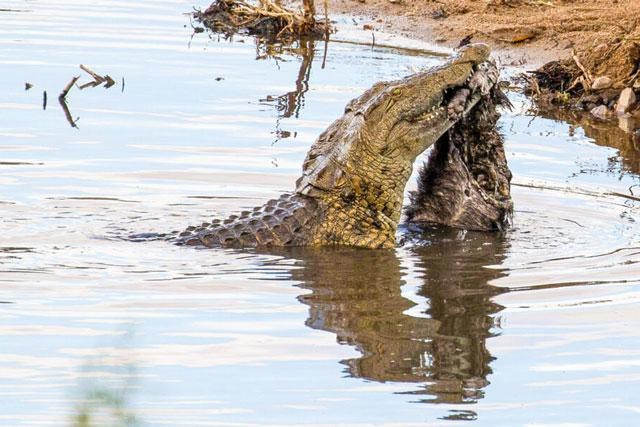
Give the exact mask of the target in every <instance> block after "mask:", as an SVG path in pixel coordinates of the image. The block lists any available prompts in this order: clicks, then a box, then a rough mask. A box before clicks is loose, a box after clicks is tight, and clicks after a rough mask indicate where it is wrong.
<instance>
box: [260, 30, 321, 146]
mask: <svg viewBox="0 0 640 427" xmlns="http://www.w3.org/2000/svg"><path fill="white" fill-rule="evenodd" d="M260 46H263V47H262V48H260ZM256 49H258V55H257V57H256V58H257V59H265V58H276V59H278V58H280V57H281V55H283V54H287V55H294V56H299V57H300V58H301V61H300V68H299V69H298V75H297V77H296V82H295V86H296V88H295V89H294V90H292V91H289V92H287V93H285V94H282V95H275V96H274V95H267V97H266V98H261V99H260V100H259V102H260V103H263V104H269V105H273V106H274V107H275V109H276V111H277V113H278V117H277V119H276V128H275V130H274V132H273V134H274V135H275V141H274V142H278V141H279V140H281V139H285V138H289V137H290V136H291V132H289V131H287V130H283V129H281V127H280V121H281V120H282V119H283V118H290V117H294V118H296V119H297V118H299V117H300V110H301V109H302V108H303V107H304V96H305V94H306V93H307V91H308V90H309V77H310V76H311V65H312V64H313V59H314V56H315V40H313V39H300V40H298V41H297V44H295V45H281V44H269V43H263V44H258V45H257V48H256ZM261 50H262V53H261Z"/></svg>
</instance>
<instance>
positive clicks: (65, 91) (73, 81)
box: [58, 76, 80, 100]
mask: <svg viewBox="0 0 640 427" xmlns="http://www.w3.org/2000/svg"><path fill="white" fill-rule="evenodd" d="M79 78H80V76H77V77H74V78H72V79H71V80H70V81H69V83H67V85H66V86H65V87H64V88H63V89H62V92H60V96H58V99H62V100H64V99H65V98H66V97H67V94H68V93H69V90H71V88H72V87H73V85H74V84H76V82H77V81H78V79H79Z"/></svg>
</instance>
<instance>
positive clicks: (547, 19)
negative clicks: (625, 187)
mask: <svg viewBox="0 0 640 427" xmlns="http://www.w3.org/2000/svg"><path fill="white" fill-rule="evenodd" d="M329 12H330V13H331V14H334V15H336V14H337V15H340V16H344V17H348V18H350V19H351V21H352V25H353V26H354V27H357V28H358V29H359V30H367V31H371V33H372V37H375V39H376V40H377V39H379V38H381V37H383V35H384V36H386V37H391V38H393V37H394V36H395V37H401V38H403V39H407V40H417V41H421V42H425V43H427V44H428V45H431V46H434V49H435V50H436V51H440V50H442V51H450V50H451V49H454V48H455V47H457V46H458V45H459V43H460V41H461V40H463V39H465V38H467V39H471V41H472V42H483V43H487V44H488V45H489V46H491V48H492V51H493V55H494V57H495V58H496V60H497V61H498V63H499V64H500V65H501V66H502V67H505V68H508V69H509V70H510V71H509V73H508V75H509V77H512V76H514V75H516V74H523V73H525V72H534V71H535V73H532V74H531V76H532V77H531V78H530V79H529V81H528V84H525V85H524V86H525V87H524V89H526V90H527V91H528V93H529V95H531V96H532V97H533V98H534V101H535V102H536V103H537V104H539V105H538V107H539V108H542V109H559V110H567V111H581V112H583V113H584V114H586V115H590V116H593V118H596V119H598V120H601V121H608V122H611V123H612V124H613V123H615V121H616V120H615V119H619V121H620V127H622V128H624V129H626V130H627V132H631V133H633V132H635V133H636V134H638V135H640V129H639V128H640V102H639V101H640V20H636V19H634V18H635V17H636V16H640V2H639V1H637V0H613V1H607V0H582V1H579V2H566V1H560V0H529V1H527V0H487V1H484V2H478V1H475V0H450V1H447V2H446V3H445V2H434V1H429V0H413V1H411V2H409V1H406V0H329ZM345 21H347V20H346V19H345ZM339 32H340V30H339ZM339 32H338V34H339ZM549 70H551V72H549ZM540 71H542V73H540ZM603 81H605V82H607V83H605V84H606V86H605V87H601V86H602V82H603ZM623 94H624V95H623ZM622 122H624V126H623V124H622ZM630 123H631V125H630Z"/></svg>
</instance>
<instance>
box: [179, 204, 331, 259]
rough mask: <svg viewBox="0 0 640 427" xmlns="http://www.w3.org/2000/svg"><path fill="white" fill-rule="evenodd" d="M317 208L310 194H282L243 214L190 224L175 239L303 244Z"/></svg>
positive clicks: (237, 244) (198, 243) (210, 244)
mask: <svg viewBox="0 0 640 427" xmlns="http://www.w3.org/2000/svg"><path fill="white" fill-rule="evenodd" d="M317 208H318V203H317V201H316V200H315V199H313V198H311V197H306V196H302V195H298V194H283V195H282V196H280V198H278V199H273V200H269V201H268V202H267V203H265V204H264V205H263V206H259V207H256V208H254V209H253V210H251V211H243V212H242V213H241V214H240V215H231V216H230V217H228V218H227V219H225V220H222V221H221V220H219V219H216V220H213V221H212V222H211V223H204V224H202V225H201V226H199V227H189V228H187V229H186V230H185V231H184V232H182V233H180V234H179V235H178V237H177V239H176V243H177V244H179V245H189V246H206V247H223V248H245V247H257V246H302V245H305V244H307V242H308V241H309V240H310V238H311V236H312V235H313V231H314V229H315V227H316V224H317V223H318V221H317V217H318V209H317Z"/></svg>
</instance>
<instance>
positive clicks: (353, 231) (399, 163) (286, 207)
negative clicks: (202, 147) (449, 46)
mask: <svg viewBox="0 0 640 427" xmlns="http://www.w3.org/2000/svg"><path fill="white" fill-rule="evenodd" d="M497 79H498V70H497V68H496V66H495V64H494V63H493V62H492V61H491V60H490V49H489V47H488V46H487V45H484V44H471V45H467V46H465V47H463V48H461V49H460V51H459V52H458V54H457V56H455V57H454V58H452V59H451V60H450V61H448V62H447V63H445V64H444V65H442V66H439V67H436V68H432V69H430V70H426V71H421V72H418V73H416V74H413V75H411V76H408V77H405V78H403V79H401V80H397V81H391V82H380V83H377V84H375V85H373V86H372V87H371V88H370V89H368V90H367V91H366V92H364V93H363V94H362V95H361V96H359V97H357V98H355V99H353V100H352V101H350V102H349V103H348V104H347V106H346V108H345V112H344V115H343V116H342V117H340V118H338V119H337V120H336V121H335V122H333V124H331V125H330V126H329V127H328V128H327V129H326V130H325V131H324V132H323V133H322V134H321V135H320V136H319V137H318V139H317V140H316V141H315V143H314V144H313V145H312V147H311V149H310V151H309V152H308V154H307V156H306V159H305V161H304V164H303V171H302V176H301V177H300V178H299V179H298V180H297V182H296V188H295V191H294V192H292V193H287V194H283V195H282V196H281V197H280V198H278V199H274V200H270V201H268V202H267V203H266V204H264V205H263V206H260V207H256V208H254V209H253V210H247V211H244V212H241V213H240V214H239V215H232V216H230V217H228V218H227V219H224V220H220V219H216V220H213V221H211V222H207V223H203V224H202V225H200V226H192V227H188V228H187V229H186V230H184V231H183V232H181V233H177V234H173V235H171V236H169V237H170V238H171V239H172V240H173V241H175V242H176V243H177V244H180V245H194V246H206V247H226V248H242V247H265V246H274V247H277V246H324V245H338V246H353V247H362V248H393V247H395V243H396V240H395V239H396V230H397V227H398V223H399V221H400V218H401V215H402V204H403V196H404V189H405V185H406V183H407V181H408V179H409V177H410V176H411V174H412V169H413V164H414V162H415V160H416V158H417V156H418V155H420V154H421V153H422V152H423V151H425V150H426V149H427V148H428V147H430V146H432V145H433V144H434V143H436V142H437V141H439V140H443V135H447V134H452V135H453V134H454V133H452V132H450V129H451V128H452V127H454V125H456V124H457V123H458V122H460V121H461V120H462V119H463V118H464V117H465V116H467V115H469V114H470V113H471V112H472V111H473V110H474V107H475V106H476V105H477V104H478V103H480V102H482V101H483V99H486V98H489V97H490V96H491V91H492V90H493V88H494V87H495V86H496V82H497ZM460 132H461V131H458V133H460ZM415 217H416V218H418V217H419V215H415Z"/></svg>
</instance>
